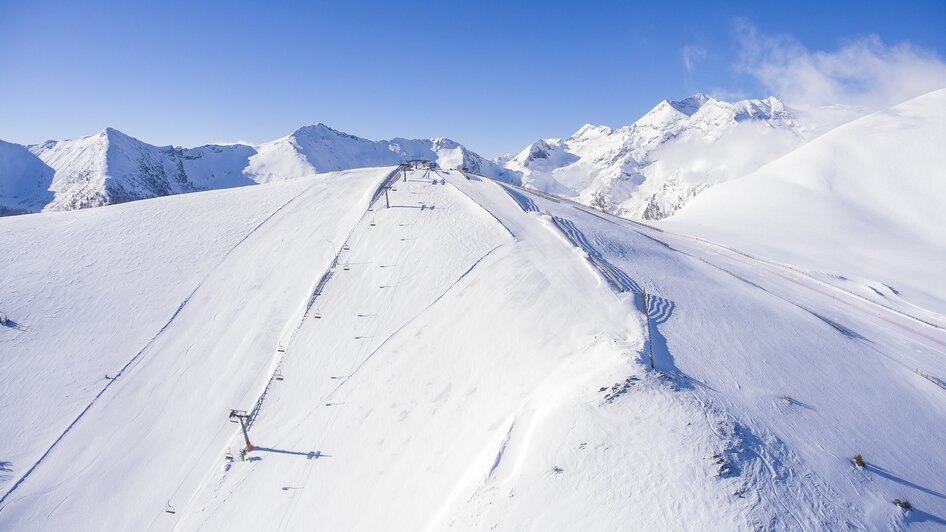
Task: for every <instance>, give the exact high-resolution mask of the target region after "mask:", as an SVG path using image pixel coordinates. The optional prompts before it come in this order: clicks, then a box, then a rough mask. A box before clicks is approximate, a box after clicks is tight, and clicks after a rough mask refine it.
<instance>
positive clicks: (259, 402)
mask: <svg viewBox="0 0 946 532" xmlns="http://www.w3.org/2000/svg"><path fill="white" fill-rule="evenodd" d="M396 176H397V172H396V171H394V172H392V173H391V174H389V176H388V177H387V179H388V180H389V179H391V178H392V177H393V178H396ZM306 190H308V189H306ZM303 193H305V191H303V192H300V193H299V194H298V195H296V196H295V197H293V198H292V199H290V200H289V202H287V203H285V204H283V205H282V206H280V207H279V209H277V211H276V212H278V211H279V210H282V209H283V208H284V207H286V206H287V205H289V203H291V202H292V201H294V200H295V199H297V198H298V197H299V196H301V195H302V194H303ZM373 202H374V200H372V202H370V203H369V207H368V210H370V208H371V207H370V205H371V204H372V203H373ZM368 210H366V211H365V212H364V213H362V215H361V218H360V220H359V222H360V221H362V220H364V219H365V217H366V216H367V215H368ZM276 212H274V213H273V214H271V215H270V216H269V217H268V218H267V219H266V220H264V221H263V222H262V223H261V224H260V225H258V226H257V227H256V228H254V229H253V231H251V232H255V231H256V230H257V229H259V227H261V226H262V224H263V223H265V222H266V221H268V220H269V219H270V218H272V217H273V216H274V215H275V214H276ZM357 226H358V223H357V222H356V224H355V225H354V226H353V227H352V228H351V230H349V232H348V235H346V237H345V240H344V241H343V245H342V248H341V249H339V251H338V252H337V253H336V255H335V258H334V261H335V263H336V264H337V261H338V259H339V256H340V255H341V253H342V251H348V250H349V249H350V246H349V244H348V242H349V241H350V240H351V237H352V235H353V234H354V233H355V230H356V229H357ZM247 236H249V235H247ZM246 238H247V237H244V239H243V240H246ZM243 240H241V241H240V242H238V243H237V245H239V243H242V242H243ZM231 251H232V248H231ZM228 254H229V252H228ZM327 273H329V272H327ZM323 279H324V280H325V282H326V283H327V282H328V279H327V278H325V274H323ZM320 280H322V279H320ZM199 286H200V285H198V287H197V288H199ZM197 288H195V289H194V292H196V290H197ZM323 288H324V286H323ZM194 292H192V293H191V294H190V295H189V296H188V298H187V299H186V300H185V301H184V302H183V303H182V304H181V306H180V307H179V308H178V309H177V311H176V312H175V313H174V315H173V316H172V317H171V319H170V320H168V322H167V323H166V324H165V325H164V327H162V329H161V331H159V333H158V334H160V332H163V331H164V329H166V328H167V326H168V325H169V324H170V323H171V321H173V320H174V318H175V317H176V316H177V314H178V313H179V312H180V311H181V309H182V308H183V307H184V305H185V304H186V303H187V301H188V300H189V299H190V297H191V296H193V295H194ZM304 320H305V313H303V316H302V317H301V318H300V319H299V320H298V322H297V323H296V327H295V328H294V329H293V332H292V333H291V334H290V335H289V339H288V341H287V342H286V344H287V346H289V345H291V344H292V340H293V338H294V337H295V333H296V332H297V331H298V330H299V329H300V328H301V327H302V324H303V322H304ZM156 338H157V335H155V337H154V338H152V339H151V340H150V341H149V343H148V345H146V346H145V348H143V349H142V350H141V351H140V352H139V353H138V354H137V355H136V357H135V358H137V356H139V355H140V354H141V353H143V352H144V351H145V349H147V347H148V346H149V345H150V344H151V343H152V342H153V341H154V340H155V339H156ZM284 353H285V349H284V350H283V351H282V352H281V353H280V356H279V358H278V359H277V360H276V369H275V371H274V372H273V373H272V374H271V375H270V378H269V379H268V380H267V381H266V385H265V387H264V389H263V391H262V393H261V394H260V396H259V398H258V399H257V401H256V403H255V404H254V408H253V417H252V418H251V420H250V423H249V424H248V426H247V430H249V428H250V426H252V421H255V419H256V416H257V415H258V414H259V412H260V411H261V409H262V405H263V403H264V402H265V397H266V395H267V393H268V391H269V389H270V387H271V385H272V382H273V381H274V380H276V374H277V373H278V372H279V368H280V366H281V365H282V362H283V358H284V356H283V355H284ZM133 361H134V358H133V359H132V360H131V361H129V363H128V364H126V366H125V367H123V368H122V370H121V371H119V372H118V373H117V374H116V378H117V377H118V376H121V374H122V372H123V371H124V370H125V369H126V368H127V367H128V366H129V365H130V364H131V362H133ZM113 382H115V380H111V381H109V382H108V384H106V385H105V387H104V388H103V390H102V391H101V392H100V393H99V395H101V394H102V393H104V391H105V389H107V388H108V386H109V385H111V384H112V383H113ZM97 398H98V396H96V397H95V398H93V402H94V401H95V399H97ZM91 406H92V404H91V403H90V404H89V405H88V406H87V407H86V409H85V410H83V412H82V413H80V415H79V417H81V416H82V415H83V414H84V413H85V412H86V411H87V410H88V409H89V408H90V407H91ZM75 421H78V418H77V419H76V420H75ZM75 421H74V422H73V425H74V424H75ZM71 426H72V425H70V427H69V428H71ZM69 428H67V429H66V432H68V430H69ZM226 428H227V425H226V424H221V425H220V428H218V430H217V432H216V433H215V434H214V436H213V438H211V439H210V440H209V443H208V445H207V447H205V448H204V450H203V451H202V452H201V454H200V456H199V457H198V461H197V462H195V465H196V463H199V462H200V460H201V459H202V458H203V456H204V455H205V454H206V453H207V450H208V448H209V447H210V445H212V444H213V442H214V441H215V440H216V438H217V437H218V436H219V435H220V432H222V431H223V430H225V429H226ZM64 435H65V432H64V433H63V434H62V435H60V438H59V439H62V437H63V436H64ZM59 439H57V440H56V442H54V444H53V446H55V444H56V443H58V441H59ZM51 450H52V447H50V449H48V450H47V451H46V453H45V454H44V455H43V456H42V457H41V458H40V461H41V460H42V459H43V458H45V456H46V455H48V454H49V452H50V451H51ZM38 463H39V462H37V463H36V464H34V465H33V467H32V468H31V469H30V470H29V471H27V473H26V474H25V475H24V476H23V477H21V479H20V480H19V481H18V482H17V484H15V485H14V486H13V487H12V488H11V489H10V490H9V491H8V492H7V493H6V494H4V496H3V498H2V499H0V503H2V502H3V500H4V499H6V498H7V496H8V495H9V494H10V493H12V492H13V490H14V489H15V488H16V487H17V486H18V485H19V484H20V483H22V481H23V480H25V478H26V477H27V476H28V475H29V473H30V472H32V470H33V469H35V467H36V466H37V465H38ZM189 471H191V472H193V471H194V468H191V469H189ZM213 472H214V470H213V469H211V470H210V471H209V472H208V473H207V474H206V475H205V478H204V479H202V480H201V482H200V484H198V488H197V490H195V492H194V493H193V494H191V497H190V498H189V499H188V501H187V504H186V505H185V507H184V509H185V510H186V509H187V508H188V507H189V506H190V504H191V502H192V501H193V500H194V498H195V497H196V496H197V494H198V493H199V491H200V488H202V487H203V486H204V485H206V483H207V478H208V477H209V475H212V474H213ZM190 477H191V474H190V473H189V474H186V475H185V476H184V478H183V479H182V480H181V482H180V484H178V486H177V487H176V488H175V490H174V494H175V495H176V494H177V492H179V491H180V489H181V487H182V486H183V485H184V483H185V482H186V481H187V479H188V478H190ZM155 520H157V516H156V517H155ZM153 525H154V521H152V523H151V525H149V528H151V526H153Z"/></svg>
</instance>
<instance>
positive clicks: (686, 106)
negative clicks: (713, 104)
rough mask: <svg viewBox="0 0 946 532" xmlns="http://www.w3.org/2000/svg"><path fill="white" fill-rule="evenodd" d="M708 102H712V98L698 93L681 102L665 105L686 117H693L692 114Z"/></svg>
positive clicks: (676, 101) (671, 102)
mask: <svg viewBox="0 0 946 532" xmlns="http://www.w3.org/2000/svg"><path fill="white" fill-rule="evenodd" d="M710 100H713V98H711V97H709V96H707V95H705V94H703V93H702V92H698V93H696V94H694V95H693V96H689V97H686V98H684V99H682V100H675V101H670V102H667V104H668V105H670V106H671V107H673V108H674V109H676V110H677V111H680V112H681V113H683V114H685V115H687V116H693V113H695V112H697V111H699V110H700V108H701V107H703V104H705V103H706V102H708V101H710Z"/></svg>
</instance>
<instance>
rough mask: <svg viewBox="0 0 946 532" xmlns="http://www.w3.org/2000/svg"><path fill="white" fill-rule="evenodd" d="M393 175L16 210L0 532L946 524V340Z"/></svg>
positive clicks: (781, 284) (4, 296) (4, 236)
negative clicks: (239, 419) (245, 430)
mask: <svg viewBox="0 0 946 532" xmlns="http://www.w3.org/2000/svg"><path fill="white" fill-rule="evenodd" d="M389 172H390V169H377V170H363V171H354V172H350V173H348V174H346V175H329V176H323V177H318V176H317V177H315V178H308V179H302V180H294V181H289V182H285V183H276V184H270V185H264V186H258V187H246V188H242V189H237V190H230V191H215V192H206V193H200V194H191V195H184V196H177V197H172V198H161V199H157V200H149V201H144V202H138V203H134V204H128V205H121V206H111V207H106V208H103V209H95V210H89V211H80V212H72V213H41V214H37V215H31V216H24V217H17V218H8V219H3V220H0V247H2V248H3V249H10V250H13V251H14V254H13V256H14V257H15V258H14V259H13V260H11V261H9V262H8V263H5V264H3V265H2V266H3V267H2V269H0V276H3V277H0V281H2V282H0V312H5V313H6V314H7V315H8V316H9V317H10V319H11V320H12V321H13V322H15V323H14V324H13V325H11V326H7V327H0V349H2V352H0V379H2V381H0V385H2V388H0V389H2V390H3V393H4V395H3V396H0V401H2V403H0V404H2V405H3V408H0V430H2V432H3V433H4V434H5V435H6V434H9V435H12V436H11V437H9V438H5V439H4V440H6V441H0V461H2V465H3V468H4V472H3V475H4V476H3V478H2V480H0V483H2V484H0V489H2V490H3V494H2V495H0V528H3V529H23V528H30V529H37V528H38V529H48V530H56V529H63V528H68V529H71V530H92V529H95V530H99V529H103V528H104V529H123V530H128V529H134V530H137V529H157V530H165V529H173V528H177V529H181V530H193V529H201V530H233V529H239V530H243V529H245V530H250V529H261V528H262V529H268V530H295V529H305V528H312V527H316V528H320V529H327V530H335V529H341V530H378V529H386V530H418V529H429V530H442V529H445V528H455V529H460V530H482V529H490V528H496V529H502V530H524V529H543V530H546V529H551V530H572V529H574V530H624V529H628V528H632V529H636V528H640V529H646V530H650V529H710V528H712V529H736V530H739V529H745V530H752V529H809V530H810V529H841V528H854V529H865V528H866V529H898V528H906V527H908V526H909V527H910V528H915V529H919V530H923V529H934V528H937V527H940V526H943V525H946V511H944V510H943V507H944V506H943V503H944V501H946V494H944V491H946V490H944V488H943V487H942V483H941V479H942V478H943V475H944V473H946V456H944V455H943V454H942V453H940V452H939V449H941V448H943V447H944V446H946V433H944V432H943V431H942V430H941V427H942V426H944V424H946V388H944V387H943V386H946V384H943V380H944V378H946V360H944V359H943V357H942V352H943V350H944V349H946V331H943V330H942V329H939V328H936V327H932V326H930V325H927V324H925V323H923V322H922V321H918V320H916V319H914V317H911V316H910V315H908V314H906V313H898V312H892V311H890V310H889V309H887V308H885V307H883V306H880V305H877V304H875V303H873V302H871V301H867V300H864V299H862V298H858V297H856V296H855V295H853V294H850V293H848V292H844V291H838V290H835V289H834V288H832V287H831V286H830V285H827V284H825V283H823V282H821V281H820V280H818V279H814V278H812V277H810V276H806V275H803V274H800V273H799V272H797V271H795V270H793V269H791V268H785V267H782V266H779V265H775V264H772V263H769V262H762V261H758V260H755V259H753V258H751V257H748V256H745V255H742V254H739V253H736V252H731V251H728V250H726V249H724V248H718V247H716V246H713V245H710V244H707V243H705V242H702V241H699V240H695V239H693V238H689V237H683V236H677V235H674V234H670V233H664V232H661V231H658V230H654V229H651V228H649V227H646V226H642V225H639V224H636V223H633V222H630V221H627V220H622V219H620V218H616V217H611V216H607V215H604V214H601V213H598V212H595V211H593V210H591V209H587V208H584V207H581V206H578V205H576V204H572V203H570V202H567V201H563V200H558V199H554V198H553V199H549V198H548V197H545V196H539V195H535V194H533V193H532V192H528V191H524V190H520V189H516V188H514V187H509V186H506V185H501V184H499V183H497V182H494V181H491V180H478V179H473V180H470V179H466V178H464V176H463V175H462V174H460V173H458V172H445V173H443V174H436V173H435V174H425V173H423V172H411V173H409V174H408V175H407V176H404V177H406V179H403V178H402V179H399V180H397V181H396V182H393V183H391V184H392V185H393V187H392V189H391V190H390V191H389V192H388V199H389V200H390V203H391V208H384V205H385V200H384V199H383V198H380V196H379V195H378V194H377V192H376V187H377V186H378V185H379V183H381V181H382V180H384V179H385V178H386V177H387V176H388V175H389ZM373 197H374V198H378V199H377V201H375V202H374V203H373V205H372V206H371V207H369V206H368V203H369V200H370V199H371V198H373ZM241 206H244V207H246V208H245V209H241V208H240V207H241ZM169 219H170V220H174V221H175V223H174V224H169V223H167V222H166V220H169ZM168 225H173V226H174V227H173V228H172V231H173V232H172V233H170V234H169V228H168ZM103 233H104V234H106V235H109V238H102V237H101V235H102V234H103ZM37 242H43V243H44V245H42V246H36V243H37ZM336 253H337V255H336ZM205 255H206V256H205ZM171 278H179V279H182V282H180V283H179V284H180V285H181V286H177V285H175V284H174V283H172V282H170V281H169V279H171ZM169 288H171V289H169ZM97 294H101V295H97ZM152 306H153V307H154V308H152ZM76 338H79V339H80V341H76ZM126 363H127V364H128V365H127V367H125V369H124V370H122V371H121V373H117V371H118V369H119V368H121V367H122V366H123V365H124V364H126ZM915 369H918V371H914V370H915ZM104 373H108V374H109V375H110V376H112V377H114V376H116V373H117V378H115V379H114V380H105V379H104V378H103V376H104V375H103V374H104ZM44 379H50V380H52V382H50V383H44ZM230 408H238V409H245V410H248V411H251V412H255V415H254V417H253V418H252V424H251V426H250V429H249V436H250V438H251V440H252V441H253V443H254V445H255V447H254V449H253V450H252V451H251V452H250V453H249V455H248V460H247V461H241V460H240V457H239V455H238V451H239V449H240V448H241V447H242V446H243V441H242V435H241V433H240V429H239V426H238V425H234V424H231V423H228V422H227V414H228V411H229V409H230ZM228 450H229V451H230V453H231V454H232V455H234V456H235V461H233V462H229V461H227V460H226V459H225V456H226V453H227V451H228ZM855 454H862V455H863V457H864V459H865V461H866V466H865V467H864V468H863V469H861V468H857V467H855V466H854V465H853V464H852V463H851V458H852V457H853V456H854V455H855ZM894 498H900V499H908V500H909V501H911V503H912V504H913V507H914V508H913V510H912V511H910V512H903V511H902V510H901V509H900V508H898V507H896V506H895V505H894V504H893V503H892V500H893V499H894ZM172 512H173V513H172Z"/></svg>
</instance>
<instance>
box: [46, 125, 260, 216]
mask: <svg viewBox="0 0 946 532" xmlns="http://www.w3.org/2000/svg"><path fill="white" fill-rule="evenodd" d="M29 150H30V151H31V152H32V153H34V154H35V155H36V156H37V157H39V158H40V159H41V160H42V161H43V162H44V163H45V164H47V165H49V166H50V167H51V168H53V169H54V170H55V176H54V178H53V180H52V185H51V186H50V190H51V191H52V192H53V193H54V194H55V196H54V198H53V200H52V201H51V202H49V203H48V204H46V205H45V210H51V211H62V210H74V209H83V208H86V207H99V206H102V205H109V204H113V203H124V202H127V201H134V200H139V199H145V198H154V197H159V196H168V195H172V194H180V193H184V192H194V191H198V190H207V189H212V188H229V187H233V186H240V185H245V184H250V183H251V182H250V181H249V180H247V179H246V178H244V177H243V176H242V175H241V172H240V169H241V168H242V167H243V166H245V164H246V161H247V159H248V158H249V156H250V155H251V154H252V153H255V151H254V150H253V148H250V147H249V146H239V145H236V146H203V147H199V148H191V149H183V148H175V147H172V146H164V147H158V146H152V145H150V144H147V143H144V142H141V141H140V140H138V139H135V138H133V137H130V136H128V135H125V134H124V133H122V132H120V131H117V130H115V129H112V128H106V129H105V130H104V131H102V132H101V133H98V134H97V135H92V136H88V137H83V138H80V139H77V140H63V141H49V142H46V143H43V144H38V145H34V146H30V147H29Z"/></svg>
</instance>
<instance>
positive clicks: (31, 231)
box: [0, 168, 391, 529]
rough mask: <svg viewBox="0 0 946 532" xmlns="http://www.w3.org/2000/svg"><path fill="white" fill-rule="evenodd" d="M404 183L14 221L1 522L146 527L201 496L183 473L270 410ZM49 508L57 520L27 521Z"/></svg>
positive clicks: (212, 196)
mask: <svg viewBox="0 0 946 532" xmlns="http://www.w3.org/2000/svg"><path fill="white" fill-rule="evenodd" d="M390 171H391V169H390V168H389V169H385V170H378V169H374V170H369V171H350V172H342V173H338V174H327V175H325V176H317V177H313V178H305V179H301V180H299V181H294V182H289V183H285V184H279V185H274V186H269V187H266V188H265V189H260V190H259V191H258V192H251V191H250V189H237V190H228V191H213V192H206V193H200V194H194V195H184V196H175V197H169V198H163V199H159V200H155V201H150V202H146V203H134V204H128V205H121V206H114V207H108V208H103V209H95V210H87V211H77V212H70V213H48V214H40V215H29V216H22V217H16V218H9V219H5V220H4V221H3V231H0V239H2V240H3V241H4V242H2V243H0V248H3V249H5V250H12V253H10V254H6V253H5V254H4V262H5V263H4V265H3V268H2V274H0V275H2V284H3V286H4V287H5V289H4V292H3V295H2V298H0V308H2V311H0V312H3V313H5V314H6V315H7V316H9V318H10V319H11V320H12V321H14V322H15V325H14V326H9V327H0V335H2V340H0V341H2V344H0V346H2V356H0V363H2V371H0V381H2V382H0V402H2V405H3V408H2V412H3V415H2V417H0V432H2V433H3V434H4V435H5V437H4V438H3V439H2V442H0V456H3V458H2V460H3V461H4V462H5V463H6V464H8V466H7V469H9V470H10V471H9V474H4V475H3V477H2V480H3V484H2V490H3V492H4V495H3V498H4V501H3V503H2V504H3V510H2V517H0V519H2V520H3V521H5V522H9V521H14V522H21V523H27V522H45V523H46V524H47V525H48V526H49V527H50V528H74V527H76V526H80V525H81V523H83V522H84V523H85V526H86V527H90V528H91V525H92V524H93V523H94V524H95V525H96V527H104V528H108V529H133V528H140V527H142V526H143V525H145V524H146V523H142V522H141V521H140V519H141V516H143V515H145V514H146V513H147V509H148V508H149V507H151V506H153V505H155V504H158V503H159V502H161V499H162V498H164V499H166V497H167V495H166V492H167V491H168V490H171V489H172V487H173V486H176V485H178V484H181V485H183V486H185V487H186V486H188V485H189V484H188V481H187V479H186V478H181V476H180V475H179V474H177V473H179V472H180V471H182V470H183V471H186V470H188V469H190V468H193V467H194V464H195V463H196V464H199V463H200V460H201V458H202V457H203V456H204V454H205V453H208V452H209V453H212V454H213V455H216V454H217V451H218V447H219V446H220V445H221V444H222V442H223V441H224V440H221V438H226V437H228V436H229V434H228V433H227V431H228V430H229V429H230V425H229V423H227V420H226V417H225V416H223V417H221V415H220V412H223V411H224V410H226V409H227V408H232V407H237V406H238V405H242V404H245V403H247V402H249V403H250V404H252V401H253V400H255V397H254V395H255V394H258V393H259V389H260V385H261V383H264V382H265V380H264V379H263V374H264V373H265V372H266V371H267V369H268V368H269V367H270V366H271V365H272V363H273V359H274V356H275V353H276V348H277V344H278V342H279V340H280V338H282V336H283V335H285V334H287V333H288V332H289V331H291V327H292V326H293V325H294V320H297V319H298V316H299V315H300V314H301V312H302V310H304V305H305V303H306V301H307V299H308V298H307V293H308V291H310V290H311V288H312V287H313V286H314V284H315V282H316V281H317V280H318V278H319V276H320V275H321V273H322V272H323V271H324V270H325V269H327V268H328V265H329V264H330V263H331V261H332V260H333V258H334V255H335V253H336V252H337V250H338V249H339V248H340V246H341V241H342V240H344V237H345V235H346V234H347V232H348V230H349V228H350V227H351V226H352V225H353V224H354V222H355V221H356V220H357V219H358V218H359V216H360V215H361V213H360V212H359V211H362V212H363V211H364V209H365V208H366V207H367V203H368V201H369V199H370V198H371V197H372V194H373V192H374V189H375V187H376V186H377V184H378V183H379V182H380V180H381V179H382V178H383V176H384V174H385V173H387V172H390ZM106 376H108V377H111V379H108V378H106ZM224 414H225V412H224ZM34 464H37V465H36V467H35V469H32V467H33V465H34ZM169 464H176V466H177V469H176V472H177V473H174V472H171V471H170V470H169V469H168V468H169ZM27 474H29V477H28V478H27V479H26V480H24V481H23V482H22V484H20V485H19V486H16V483H17V482H19V481H20V480H21V479H23V478H24V475H27ZM185 477H186V475H185ZM197 480H199V479H192V480H191V481H190V482H195V481H197ZM50 486H55V488H53V489H50ZM148 486H150V487H151V488H152V489H151V491H149V490H148V489H147V487H148ZM14 487H17V489H16V490H15V491H10V490H12V489H13V488H14ZM42 497H49V498H52V499H54V500H57V501H59V502H57V504H56V507H57V508H58V509H59V512H60V513H59V514H58V515H59V516H60V517H59V518H58V519H57V518H56V514H53V515H48V516H47V517H46V518H45V519H40V517H38V516H39V515H46V513H47V512H48V510H49V509H48V508H45V509H44V507H43V505H42V504H38V505H33V504H18V503H17V501H21V500H27V501H30V500H32V499H34V498H42ZM155 497H157V499H156V498H155ZM104 502H107V503H108V504H107V508H103V507H102V506H101V505H102V504H103V503H104ZM162 504H163V503H162ZM109 509H111V510H109ZM36 512H40V513H39V514H37V513H36ZM80 516H81V517H80ZM82 517H84V518H85V519H86V521H82ZM21 519H22V520H23V521H20V520H21ZM36 520H39V521H36ZM67 524H68V525H67ZM4 528H6V526H4ZM16 528H22V526H21V527H16Z"/></svg>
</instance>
